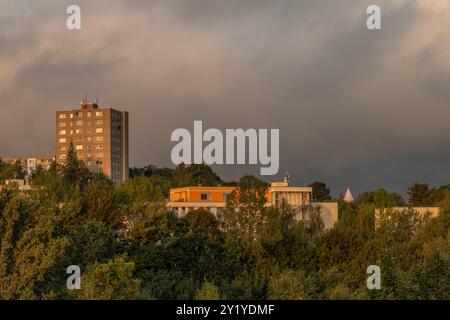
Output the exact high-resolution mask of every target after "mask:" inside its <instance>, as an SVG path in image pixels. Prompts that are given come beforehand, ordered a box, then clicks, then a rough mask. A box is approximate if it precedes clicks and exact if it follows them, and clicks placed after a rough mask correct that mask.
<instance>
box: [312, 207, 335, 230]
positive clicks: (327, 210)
mask: <svg viewBox="0 0 450 320" xmlns="http://www.w3.org/2000/svg"><path fill="white" fill-rule="evenodd" d="M312 207H313V210H314V209H315V208H319V209H320V217H321V218H322V221H323V223H324V225H325V229H330V228H333V226H334V225H335V224H336V223H337V221H338V203H337V202H313V203H312Z"/></svg>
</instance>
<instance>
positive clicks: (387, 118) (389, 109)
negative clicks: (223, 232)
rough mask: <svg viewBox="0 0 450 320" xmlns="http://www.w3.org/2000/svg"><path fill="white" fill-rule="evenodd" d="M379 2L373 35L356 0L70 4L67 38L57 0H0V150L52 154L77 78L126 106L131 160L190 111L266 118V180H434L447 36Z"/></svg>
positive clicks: (78, 88) (76, 95)
mask: <svg viewBox="0 0 450 320" xmlns="http://www.w3.org/2000/svg"><path fill="white" fill-rule="evenodd" d="M379 2H380V3H381V5H382V10H383V16H382V18H383V30H381V31H377V32H369V31H368V30H366V29H365V18H366V14H365V8H366V7H367V5H369V4H371V1H356V0H344V1H323V0H319V1H300V0H282V1H272V0H270V1H269V0H244V1H242V0H241V1H238V0H227V1H219V0H214V1H210V0H209V1H207V0H172V1H170V0H169V1H138V0H131V1H123V0H120V1H119V0H117V1H95V2H93V1H84V0H81V1H79V4H80V6H81V8H82V15H83V29H82V31H80V32H79V33H76V32H69V31H66V30H64V19H65V17H66V15H65V6H66V5H68V4H71V3H70V2H69V1H66V2H64V1H62V2H61V1H51V0H46V1H42V2H41V1H40V2H39V6H38V5H37V4H36V2H33V1H26V0H20V1H17V2H16V1H15V2H10V1H1V0H0V8H3V9H6V10H0V11H1V12H3V14H2V15H0V39H1V40H4V41H2V42H1V43H0V57H2V59H1V61H0V97H1V98H2V103H1V104H0V112H1V113H2V117H1V118H0V136H15V137H16V138H15V139H14V141H3V140H0V154H4V153H8V155H11V154H21V153H25V154H30V153H39V154H42V153H53V152H54V150H53V148H54V137H53V133H54V123H53V122H54V111H55V109H60V108H70V107H73V106H75V105H77V104H78V103H79V100H80V98H81V96H82V94H83V92H84V90H85V89H87V90H88V92H89V94H90V96H92V97H93V98H94V97H99V98H100V103H101V104H103V105H107V106H111V107H116V108H119V109H120V108H126V109H127V110H128V111H130V120H131V126H132V127H131V132H130V134H131V149H130V150H131V163H132V165H145V164H148V163H155V164H158V165H171V164H170V150H171V147H172V144H171V142H170V133H171V131H172V130H173V129H175V128H180V127H185V128H188V129H191V128H192V124H193V121H194V120H203V121H204V125H205V126H206V127H216V128H220V129H225V128H235V127H243V128H249V127H253V128H280V133H281V155H280V157H281V159H280V161H281V164H280V165H281V166H280V176H281V175H282V174H283V173H284V172H285V171H286V170H287V171H289V173H290V174H291V177H292V178H293V180H294V182H297V183H299V184H304V183H308V182H311V181H312V180H324V181H325V182H328V183H329V184H330V185H331V187H332V190H333V191H334V193H335V194H338V193H339V192H341V190H343V188H345V187H346V185H347V184H348V185H350V186H351V187H352V186H354V187H355V189H356V190H355V191H356V192H358V191H363V190H366V189H371V188H375V187H380V186H384V187H387V188H390V189H392V190H394V191H401V192H403V191H404V190H405V188H406V187H407V185H408V184H409V183H411V182H413V181H415V179H417V180H427V181H429V182H430V183H432V184H440V183H445V181H446V180H448V179H449V178H450V172H448V170H447V172H446V171H445V163H446V161H447V160H448V158H449V154H448V152H447V151H445V150H446V149H448V148H446V146H448V143H449V142H450V141H449V140H450V138H446V137H449V134H448V133H449V131H450V126H448V119H450V110H449V109H448V102H449V98H450V97H449V95H448V90H446V88H447V87H448V84H449V82H450V73H449V71H450V66H449V64H448V61H447V62H446V61H445V60H443V59H442V55H443V54H442V50H445V52H448V51H449V50H450V41H449V40H448V39H450V37H449V36H450V35H449V32H450V31H449V30H445V29H444V30H443V29H442V28H439V27H438V24H436V21H437V20H439V19H445V18H447V16H448V13H447V14H446V13H445V12H437V11H429V10H428V9H427V6H426V4H425V2H423V1H421V0H417V1H403V0H400V1H396V2H395V3H392V2H391V1H379ZM427 3H429V2H427ZM5 12H6V13H5ZM21 14H24V15H25V17H26V19H25V20H23V21H20V16H21ZM7 25H10V28H9V29H8V28H7V27H6V26H7ZM424 28H425V29H426V30H427V34H426V36H425V35H424V32H422V31H421V30H423V29H424ZM416 34H417V36H416ZM414 37H416V38H414ZM411 39H413V41H411ZM24 52H26V54H23V53H24ZM6 73H10V76H8V77H7V76H5V75H6ZM2 74H3V76H2ZM11 106H13V107H11ZM12 124H14V125H12ZM36 132H39V134H38V135H36ZM37 139H38V140H39V141H40V143H37V142H36V140H37ZM447 162H448V161H447ZM215 169H217V170H218V171H219V172H220V173H221V174H222V175H223V176H224V178H225V179H237V178H239V175H241V174H242V173H244V172H247V171H249V172H252V173H258V168H256V167H246V166H243V167H241V166H239V167H235V166H224V167H215ZM274 179H275V178H274Z"/></svg>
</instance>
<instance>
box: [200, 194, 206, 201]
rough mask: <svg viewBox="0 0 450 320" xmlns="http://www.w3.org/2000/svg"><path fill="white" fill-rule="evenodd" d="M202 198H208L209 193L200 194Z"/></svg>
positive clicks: (204, 199)
mask: <svg viewBox="0 0 450 320" xmlns="http://www.w3.org/2000/svg"><path fill="white" fill-rule="evenodd" d="M200 200H202V201H206V200H208V194H207V193H202V194H200Z"/></svg>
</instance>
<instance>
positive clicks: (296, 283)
mask: <svg viewBox="0 0 450 320" xmlns="http://www.w3.org/2000/svg"><path fill="white" fill-rule="evenodd" d="M304 278H305V275H304V273H303V272H298V271H294V270H291V269H285V270H283V271H281V272H278V273H276V274H274V275H272V276H271V277H270V280H269V285H268V292H267V299H270V300H303V299H304V298H305V294H304V288H303V282H304Z"/></svg>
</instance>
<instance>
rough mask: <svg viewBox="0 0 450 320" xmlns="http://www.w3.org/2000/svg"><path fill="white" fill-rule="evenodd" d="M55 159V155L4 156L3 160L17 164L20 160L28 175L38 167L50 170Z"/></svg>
mask: <svg viewBox="0 0 450 320" xmlns="http://www.w3.org/2000/svg"><path fill="white" fill-rule="evenodd" d="M54 160H55V157H54V156H45V157H36V156H30V157H15V158H14V157H13V158H2V161H3V162H5V163H8V164H15V163H16V162H20V164H21V165H22V168H23V170H24V171H25V172H26V173H27V175H30V174H32V173H33V171H35V170H36V169H37V168H38V167H42V169H45V170H48V169H49V168H50V166H51V164H52V162H53V161H54Z"/></svg>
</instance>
